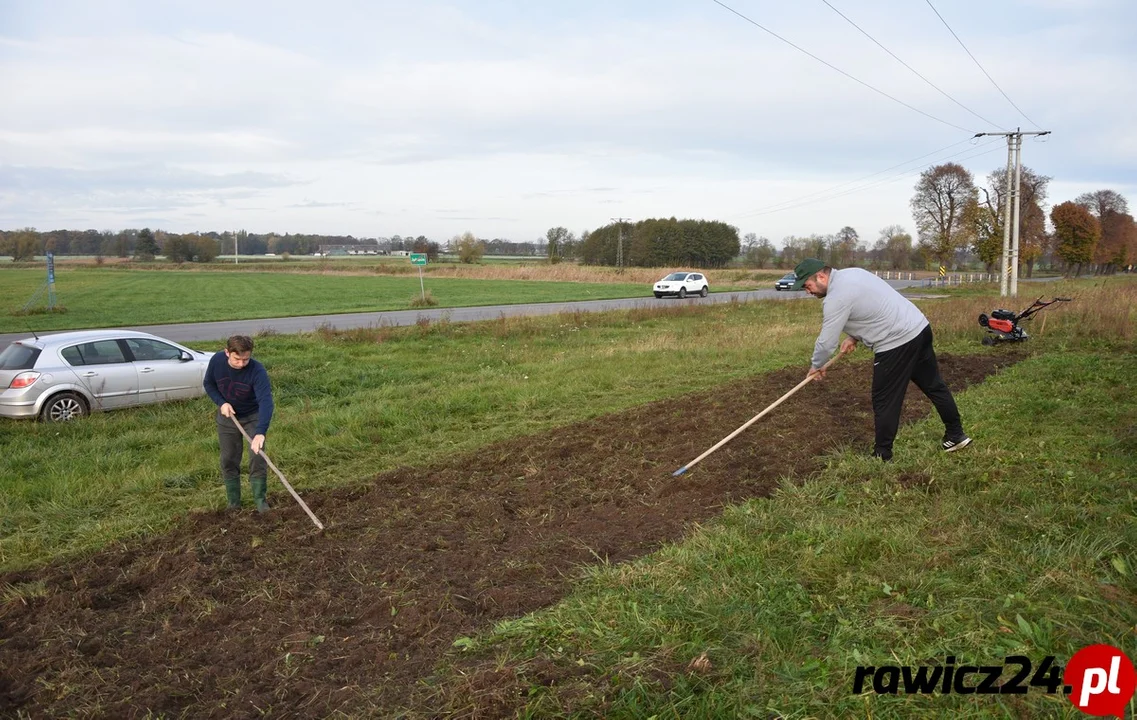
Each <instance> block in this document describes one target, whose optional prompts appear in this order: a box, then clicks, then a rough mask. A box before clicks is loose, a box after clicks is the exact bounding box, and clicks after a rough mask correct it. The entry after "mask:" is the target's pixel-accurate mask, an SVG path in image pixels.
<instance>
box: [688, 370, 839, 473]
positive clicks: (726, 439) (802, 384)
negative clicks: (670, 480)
mask: <svg viewBox="0 0 1137 720" xmlns="http://www.w3.org/2000/svg"><path fill="white" fill-rule="evenodd" d="M843 354H844V353H837V354H836V355H834V356H833V357H831V358H829V362H827V363H825V364H824V365H822V366H821V370H819V371H818V373H820V372H824V371H825V370H828V369H829V366H830V365H832V364H833V363H835V362H837V358H839V357H841V356H842V355H843ZM816 377H818V374H813V375H810V376H809V377H807V378H806V379H805V380H802V381H801V382H799V383H798V384H797V385H795V386H794V388H793V390H790V391H789V392H788V393H786V394H785V395H783V396H781V397H780V398H778V399H777V400H775V401H774V402H772V403H770V406H769V407H767V408H766V409H765V410H763V411H762V412H760V413H758V414H757V415H755V416H754V417H752V418H750V419H749V420H747V421H746V422H745V423H744V424H743V425H742V427H740V428H738V429H737V430H735V431H734V432H732V433H731V434H730V435H727V436H726V437H724V438H723V439H722V440H719V441H718V442H717V443H715V444H714V446H712V447H711V449H710V450H707V451H706V452H705V453H703V454H702V455H700V456H699V457H697V458H695V459H694V460H692V461H691V462H689V463H687V464H686V465H684V466H683V467H681V468H679V469H678V470H676V471H675V472H673V473H671V476H672V477H679V476H680V475H682V474H683V473H685V472H687V471H688V470H690V469H691V468H693V467H695V464H696V463H698V462H699V461H700V460H702V459H703V458H705V457H706V456H708V455H710V454H711V453H713V452H714V451H715V450H718V449H719V448H720V447H722V446H723V445H726V444H727V443H728V442H730V441H731V440H733V439H734V438H735V437H736V436H737V435H738V434H739V433H740V432H742V431H743V430H745V429H746V428H748V427H750V426H751V425H753V424H754V423H756V422H758V420H760V419H761V418H762V417H763V416H765V415H766V414H767V413H768V412H770V411H771V410H773V409H774V408H776V407H778V406H779V405H781V404H782V402H783V401H784V400H785V399H786V398H788V397H789V396H790V395H793V394H794V393H796V392H797V391H798V390H801V389H802V388H803V387H805V386H806V385H808V384H809V382H810V381H811V380H813V379H814V378H816Z"/></svg>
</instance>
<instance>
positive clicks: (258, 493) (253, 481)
mask: <svg viewBox="0 0 1137 720" xmlns="http://www.w3.org/2000/svg"><path fill="white" fill-rule="evenodd" d="M249 485H250V486H251V487H252V488H253V500H256V501H257V512H267V511H268V502H267V501H266V500H265V493H266V492H268V480H266V479H265V478H263V477H262V478H256V477H251V478H249Z"/></svg>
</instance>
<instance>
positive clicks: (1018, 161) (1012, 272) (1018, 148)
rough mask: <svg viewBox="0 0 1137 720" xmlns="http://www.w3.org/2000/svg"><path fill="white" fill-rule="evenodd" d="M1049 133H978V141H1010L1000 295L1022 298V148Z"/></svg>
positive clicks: (1020, 130) (1008, 147) (1017, 130)
mask: <svg viewBox="0 0 1137 720" xmlns="http://www.w3.org/2000/svg"><path fill="white" fill-rule="evenodd" d="M1049 134H1050V131H1049V130H1039V131H1036V132H1023V131H1022V129H1020V128H1015V131H1014V132H989V133H976V134H975V137H977V138H978V137H983V136H984V135H1002V136H1004V137H1006V138H1007V182H1006V184H1007V188H1006V196H1005V197H1004V199H1003V200H1004V202H1003V255H1002V260H1001V262H1000V266H999V267H1000V272H999V295H1000V296H1006V295H1008V294H1010V296H1011V297H1017V296H1018V294H1019V205H1020V192H1019V190H1020V185H1021V180H1022V148H1023V135H1039V136H1042V135H1049ZM1012 165H1013V166H1014V184H1013V185H1012V184H1011V166H1012ZM1012 195H1013V196H1014V199H1015V202H1014V216H1013V218H1012V210H1011V196H1012Z"/></svg>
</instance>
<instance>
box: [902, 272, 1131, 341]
mask: <svg viewBox="0 0 1137 720" xmlns="http://www.w3.org/2000/svg"><path fill="white" fill-rule="evenodd" d="M1039 296H1041V297H1042V298H1043V300H1044V301H1045V300H1050V299H1052V298H1054V297H1068V298H1071V299H1072V302H1069V303H1059V304H1057V305H1052V306H1051V307H1048V308H1046V309H1044V310H1041V311H1039V312H1038V313H1037V314H1036V315H1034V316H1033V317H1031V318H1030V319H1028V320H1027V321H1025V323H1024V325H1023V327H1024V328H1026V330H1027V332H1028V333H1029V334H1030V335H1031V337H1036V338H1038V337H1044V336H1047V335H1052V336H1057V337H1064V338H1068V339H1069V340H1074V341H1087V342H1089V341H1094V340H1097V339H1100V338H1101V337H1102V334H1103V333H1107V334H1108V335H1110V336H1111V339H1112V340H1114V341H1116V340H1123V341H1132V340H1134V338H1135V337H1137V332H1135V328H1137V279H1134V278H1129V277H1124V276H1115V277H1108V278H1102V279H1099V280H1093V281H1087V280H1078V281H1066V280H1061V281H1055V282H1050V283H1045V284H1042V285H1031V286H1029V287H1026V288H1024V287H1022V286H1021V285H1020V287H1019V296H1018V297H1017V298H1008V297H999V296H998V294H997V293H992V295H990V296H968V297H958V298H952V299H949V300H943V301H939V302H935V303H930V302H929V303H922V304H921V307H922V309H923V310H924V314H925V315H927V316H928V320H929V321H930V322H931V324H932V327H934V328H935V329H936V333H937V335H938V334H940V333H944V334H947V333H952V334H955V333H966V334H974V333H976V332H977V331H978V328H979V323H978V318H979V315H980V313H987V314H988V315H990V314H991V312H992V311H993V310H995V309H997V308H1006V309H1008V310H1013V311H1015V312H1022V311H1023V310H1025V309H1026V308H1027V306H1029V305H1030V304H1031V302H1033V301H1034V300H1035V298H1037V297H1039Z"/></svg>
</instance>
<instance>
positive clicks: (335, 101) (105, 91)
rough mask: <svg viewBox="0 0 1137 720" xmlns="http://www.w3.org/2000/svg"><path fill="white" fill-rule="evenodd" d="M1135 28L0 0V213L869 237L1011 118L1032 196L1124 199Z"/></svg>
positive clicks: (616, 1)
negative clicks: (716, 226)
mask: <svg viewBox="0 0 1137 720" xmlns="http://www.w3.org/2000/svg"><path fill="white" fill-rule="evenodd" d="M724 5H725V7H724ZM933 6H934V8H933ZM732 10H733V11H734V12H732ZM836 11H840V13H841V14H838V12H836ZM937 11H938V13H939V15H940V16H942V18H943V20H942V21H941V19H940V17H938V16H937ZM842 14H843V15H844V16H845V17H846V18H848V20H846V19H844V18H843V17H842ZM740 15H741V16H745V17H741V16H740ZM849 21H852V22H853V23H855V24H856V26H859V27H860V28H861V30H863V31H864V32H865V33H867V34H868V35H870V36H871V37H872V38H873V39H875V41H876V42H875V43H874V41H873V39H870V38H869V37H866V35H865V34H863V33H862V32H861V30H858V29H857V27H854V25H852V24H850V22H849ZM945 22H946V25H945ZM756 24H757V25H756ZM758 25H761V26H763V27H765V28H768V29H769V30H770V31H772V32H774V33H777V34H778V35H780V36H781V37H782V38H784V39H785V40H787V41H789V42H791V43H793V44H794V45H796V46H797V47H798V48H800V50H799V49H795V48H794V47H792V46H790V45H788V44H786V43H785V42H783V41H782V40H779V39H777V38H776V37H774V36H773V35H771V34H769V33H768V32H766V31H765V30H763V29H762V28H760V27H758ZM949 27H950V29H949ZM1135 27H1137V3H1135V2H1133V0H987V1H985V2H978V1H973V0H931V4H929V2H928V0H891V1H889V2H881V1H880V0H871V1H870V0H829V1H828V3H827V2H825V0H797V1H796V2H786V0H723V3H722V4H719V3H718V2H715V0H623V1H621V0H603V1H599V0H572V1H571V2H538V1H537V0H527V1H525V2H522V1H521V0H482V1H480V2H473V1H470V2H465V1H458V0H455V1H451V2H434V1H432V0H414V1H413V2H410V1H406V0H402V1H400V2H385V1H381V0H375V1H371V2H365V1H360V2H348V1H341V0H321V1H320V2H313V1H311V0H308V1H306V2H300V1H298V0H274V1H273V2H240V1H237V2H234V1H233V0H225V1H224V2H221V1H214V0H193V1H192V2H177V3H172V2H169V3H168V2H155V1H153V0H146V1H143V0H104V1H100V2H89V1H88V0H75V1H72V2H69V1H66V0H60V1H56V2H29V0H0V99H2V105H0V107H2V108H3V111H2V112H0V229H9V230H10V229H15V228H19V227H25V226H32V227H36V228H37V229H39V230H50V229H57V228H74V229H87V228H94V229H98V230H104V229H112V230H118V229H122V228H126V227H143V226H149V227H151V228H155V229H158V228H160V229H164V230H168V231H172V232H189V231H194V230H225V229H245V230H248V231H250V232H261V233H263V232H270V231H275V232H278V233H285V232H318V233H328V234H351V235H355V236H357V237H375V236H390V235H394V234H399V235H426V236H428V237H430V238H431V239H433V240H438V241H445V240H446V239H447V238H449V237H451V236H453V235H455V234H458V233H461V232H464V231H467V230H468V231H471V232H473V233H474V234H475V235H477V236H478V237H482V238H487V239H488V238H495V237H500V238H507V239H511V240H518V241H521V240H535V239H537V238H538V237H542V236H543V235H544V234H545V231H546V230H547V229H548V228H550V227H553V226H558V225H563V226H565V227H567V228H569V229H570V230H572V231H573V232H575V233H577V234H579V233H580V232H581V231H582V230H585V229H594V228H596V227H599V226H602V225H605V224H607V223H609V222H610V221H611V219H612V218H617V217H625V218H630V219H632V220H641V219H644V218H649V217H671V216H675V217H679V218H702V219H708V220H722V221H725V222H728V223H730V224H732V225H734V226H736V227H738V229H739V231H740V233H742V234H745V233H750V232H753V233H756V234H758V235H764V236H766V237H769V238H770V239H772V240H774V241H775V243H776V244H780V242H781V240H782V238H784V237H785V236H787V235H809V234H812V233H821V234H829V233H833V232H836V231H837V230H839V229H840V228H841V227H843V226H846V225H851V226H852V227H854V228H855V229H856V230H857V231H858V232H859V234H860V235H861V237H862V238H864V239H866V240H868V241H869V242H870V243H871V241H873V240H875V238H876V236H877V234H878V232H879V231H880V229H881V228H883V227H884V226H886V225H891V224H899V225H902V226H904V227H905V228H906V229H908V230H909V231H910V232H914V226H913V222H912V217H911V212H910V210H909V207H908V201H909V199H910V198H911V196H912V193H913V186H914V185H915V182H916V179H917V176H918V175H919V172H920V171H921V170H923V169H925V168H926V167H928V166H929V165H931V164H936V163H940V162H946V161H953V162H959V163H961V164H963V165H964V166H965V167H967V168H968V169H969V170H971V171H972V172H973V173H974V175H975V177H976V180H977V182H980V183H985V181H986V176H987V175H988V174H989V173H990V172H991V171H993V170H995V169H1001V168H1003V167H1005V164H1006V159H1007V153H1006V143H1005V140H1004V139H1003V138H980V139H978V140H973V139H972V136H973V135H974V134H975V133H977V132H999V131H1005V130H1013V129H1015V128H1018V127H1021V128H1022V130H1024V131H1034V130H1049V131H1051V132H1052V134H1051V135H1049V136H1046V137H1045V138H1042V139H1034V138H1030V137H1028V138H1027V139H1026V140H1025V141H1024V146H1023V163H1024V164H1025V165H1027V166H1029V167H1031V168H1032V169H1034V170H1036V171H1037V172H1040V173H1042V174H1045V175H1049V176H1051V177H1053V178H1054V179H1053V181H1052V183H1051V187H1050V201H1051V203H1058V202H1062V201H1064V200H1069V199H1073V197H1074V196H1075V195H1077V194H1078V193H1080V192H1084V191H1088V190H1096V189H1101V188H1111V189H1114V190H1117V191H1118V192H1121V193H1122V194H1123V195H1125V196H1126V197H1127V198H1128V199H1129V200H1130V202H1131V204H1133V205H1137V123H1135V122H1134V118H1133V108H1134V107H1137V102H1135V101H1137V89H1135V88H1137V84H1135V83H1134V75H1135V73H1134V71H1135V70H1137V44H1134V43H1133V30H1134V28H1135ZM952 31H954V33H955V35H957V36H958V38H959V40H960V41H962V43H963V45H965V46H966V50H965V49H964V47H962V46H961V45H960V42H958V41H957V40H956V38H955V37H953V34H952ZM876 43H879V45H878V44H876ZM881 46H883V47H884V48H887V52H886V50H885V49H882V47H881ZM803 51H806V52H808V53H811V54H812V55H814V56H816V57H817V58H820V60H823V61H824V62H825V63H829V64H830V65H832V66H833V67H829V66H827V65H825V64H823V63H822V62H819V60H817V59H815V58H813V57H810V55H809V54H806V52H803ZM967 51H970V52H971V54H972V55H974V57H975V59H976V60H977V61H978V65H977V64H976V62H975V61H974V60H972V58H971V57H969V55H968V52H967ZM889 52H891V53H892V54H894V55H895V56H897V57H899V58H900V59H901V60H903V61H904V62H905V63H907V65H908V66H910V67H911V68H912V69H914V70H915V71H916V72H918V73H919V74H920V75H922V76H923V77H924V78H926V79H927V80H928V81H930V82H931V84H928V83H926V82H925V81H924V80H922V79H920V77H918V76H917V75H916V74H914V73H913V72H912V70H909V69H908V68H906V67H905V66H904V65H902V64H901V63H900V62H898V61H897V60H896V59H894V58H893V57H892V56H890V55H889ZM980 66H982V69H981V68H980ZM834 67H835V68H838V69H839V70H840V72H838V70H836V69H834ZM984 70H985V71H986V73H987V74H989V75H990V77H991V78H992V79H993V82H992V80H991V79H988V77H986V75H985V74H984ZM842 73H846V74H847V75H845V74H842ZM849 76H852V78H855V79H852V78H850V77H849ZM995 83H997V85H998V87H996V85H995ZM866 85H867V86H872V88H875V89H876V90H873V89H870V88H869V87H866ZM932 85H934V86H935V87H933V86H932ZM936 88H938V90H937V89H936ZM998 88H1001V89H1002V91H1003V93H1005V94H1006V96H1008V97H1009V100H1008V99H1007V98H1006V97H1004V95H1003V93H1001V92H1000V90H999V89H998ZM941 91H942V92H941ZM886 95H888V96H891V98H894V99H895V100H893V99H890V98H889V97H886ZM901 103H904V104H907V105H908V106H911V107H905V105H904V104H901ZM1012 103H1013V104H1012ZM1016 106H1017V108H1018V109H1016Z"/></svg>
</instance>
